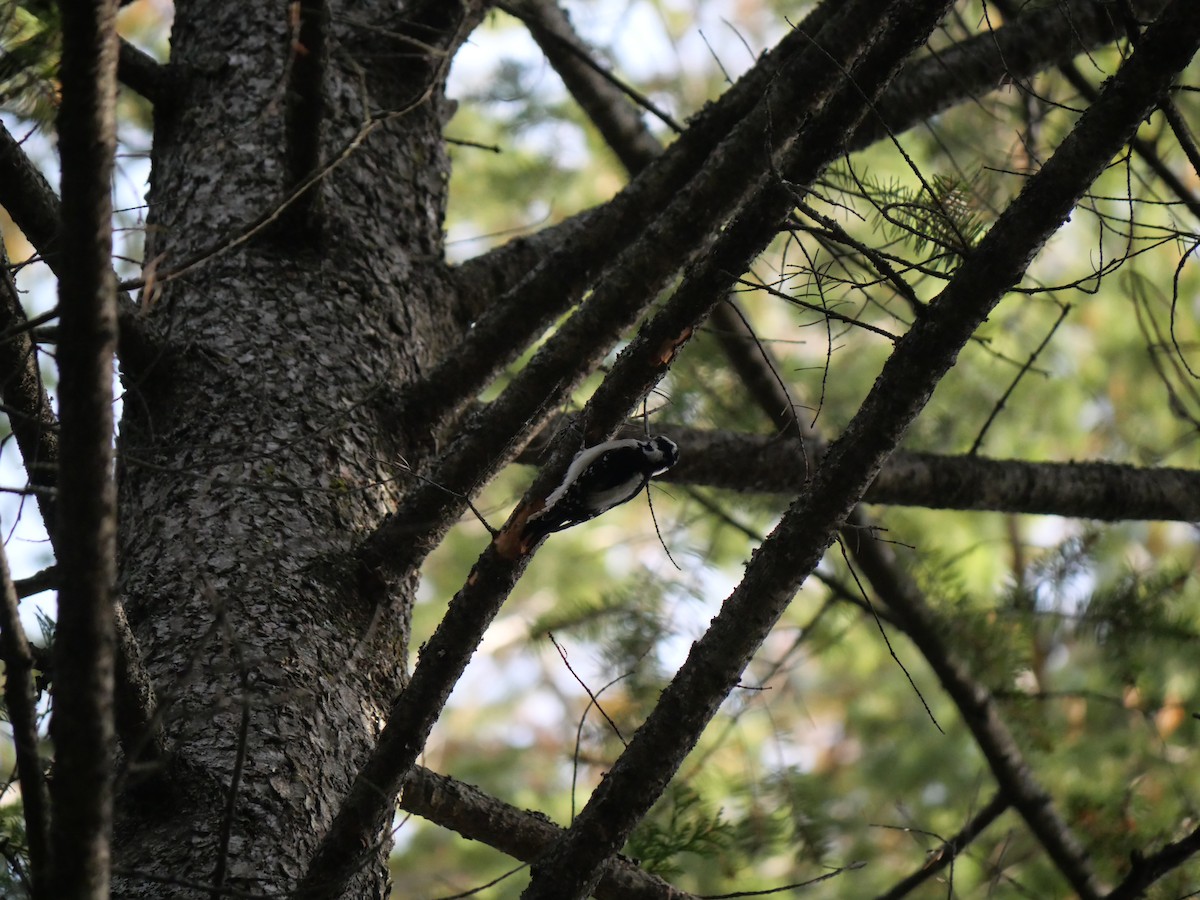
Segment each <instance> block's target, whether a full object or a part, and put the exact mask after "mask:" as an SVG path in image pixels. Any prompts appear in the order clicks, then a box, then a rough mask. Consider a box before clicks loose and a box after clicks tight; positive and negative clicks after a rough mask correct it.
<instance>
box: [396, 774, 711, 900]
mask: <svg viewBox="0 0 1200 900" xmlns="http://www.w3.org/2000/svg"><path fill="white" fill-rule="evenodd" d="M400 808H401V809H405V810H408V811H409V812H411V813H415V814H416V815H418V816H421V817H422V818H425V819H428V820H429V821H431V822H434V823H436V824H438V825H441V826H442V827H443V828H450V829H453V830H454V831H457V832H458V833H459V834H461V835H462V836H463V837H465V838H466V839H467V840H471V841H481V842H482V843H485V844H487V845H488V846H490V847H495V848H496V849H497V850H501V851H503V852H504V853H507V854H508V855H509V856H511V857H513V858H514V859H519V860H523V861H524V862H533V861H534V860H535V859H537V858H538V857H539V856H540V855H541V854H542V853H543V852H544V851H545V849H546V848H547V847H549V846H550V845H551V844H553V843H554V841H555V840H556V839H557V838H558V837H559V836H560V835H561V834H562V832H563V829H562V828H561V827H559V826H558V825H555V824H554V823H553V822H551V821H550V820H549V819H547V818H546V817H545V816H542V815H539V814H537V813H529V812H526V811H524V810H520V809H517V808H516V807H514V806H509V805H508V804H507V803H505V802H503V801H502V800H497V799H496V798H495V797H491V796H489V795H488V794H485V793H484V792H483V791H481V790H479V789H478V788H476V787H474V786H473V785H470V784H466V783H465V782H462V781H458V780H457V779H454V778H450V777H449V776H446V775H439V774H437V773H436V772H431V771H430V770H429V769H426V768H425V767H424V766H413V768H412V771H410V772H409V773H408V777H407V778H405V780H404V787H403V790H402V791H401V794H400ZM596 897H597V898H598V900H698V898H696V897H695V895H693V894H689V893H687V892H685V891H681V890H679V889H678V888H675V887H672V886H671V885H670V884H668V883H667V882H665V881H663V880H662V879H661V878H659V877H657V876H655V875H651V874H649V873H647V872H644V871H642V870H641V869H639V868H638V867H637V866H636V865H635V864H634V863H633V862H631V861H629V860H627V859H625V858H624V857H620V856H618V857H614V858H613V859H612V860H610V861H609V863H608V866H607V867H606V869H605V872H604V875H603V876H602V877H601V879H600V883H599V884H598V885H597V886H596Z"/></svg>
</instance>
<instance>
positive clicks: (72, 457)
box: [50, 0, 117, 900]
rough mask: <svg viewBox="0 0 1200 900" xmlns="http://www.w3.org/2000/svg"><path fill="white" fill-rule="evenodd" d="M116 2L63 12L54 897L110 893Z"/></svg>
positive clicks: (80, 898)
mask: <svg viewBox="0 0 1200 900" xmlns="http://www.w3.org/2000/svg"><path fill="white" fill-rule="evenodd" d="M116 11H117V3H116V0H94V2H90V3H82V2H78V3H77V2H64V3H62V4H61V14H62V23H63V50H62V69H61V82H62V105H61V107H60V110H59V118H58V137H59V152H60V154H61V158H62V173H63V175H62V189H63V202H62V221H61V231H60V235H61V237H60V239H59V241H58V243H57V244H56V249H57V250H58V251H59V252H61V254H62V257H63V258H64V259H69V260H70V265H69V266H64V267H63V270H62V271H61V272H60V273H59V310H60V315H61V320H62V325H61V335H60V342H59V368H60V372H61V380H60V383H59V408H60V410H61V412H62V438H61V443H60V458H59V464H60V468H59V490H60V492H61V493H60V499H59V521H58V523H57V527H56V529H55V531H56V533H57V537H58V547H57V551H58V566H59V573H60V578H61V582H60V587H59V592H58V623H57V627H56V630H55V640H54V677H55V686H56V691H55V698H54V712H53V716H52V718H51V722H50V733H51V736H52V737H53V739H54V745H55V748H56V759H55V763H56V765H55V778H54V782H53V784H52V785H51V797H52V801H53V816H52V824H51V829H52V831H51V837H52V841H53V856H54V878H55V887H54V896H56V897H64V898H68V897H69V898H73V900H84V898H95V900H102V898H105V897H107V896H108V887H109V877H110V871H109V864H110V859H109V852H110V851H109V835H110V833H111V830H112V802H113V801H112V780H113V758H114V726H113V665H114V644H115V640H114V633H113V602H114V585H115V580H116V548H115V535H116V492H115V489H114V485H113V479H112V462H113V452H112V442H113V412H112V401H113V398H112V373H113V361H114V353H115V350H116V344H117V296H116V281H115V278H114V277H113V271H112V261H111V256H112V203H111V200H110V187H109V185H110V183H111V178H112V171H113V156H114V153H115V151H116V123H115V107H116V93H117V84H116V69H117V32H116Z"/></svg>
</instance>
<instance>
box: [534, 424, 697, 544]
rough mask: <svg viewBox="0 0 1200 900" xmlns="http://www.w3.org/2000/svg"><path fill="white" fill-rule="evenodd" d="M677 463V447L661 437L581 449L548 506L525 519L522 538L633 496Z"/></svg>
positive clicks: (549, 530) (591, 515)
mask: <svg viewBox="0 0 1200 900" xmlns="http://www.w3.org/2000/svg"><path fill="white" fill-rule="evenodd" d="M677 462H679V447H678V446H677V445H676V444H675V442H674V441H672V440H671V439H670V438H665V437H662V436H661V435H658V436H656V437H652V438H649V439H647V440H644V441H639V440H636V439H633V438H629V439H626V440H620V441H606V442H605V443H603V444H597V445H596V446H594V447H588V448H587V449H585V450H581V451H580V452H579V453H577V454H576V455H575V458H574V459H573V460H571V466H570V468H568V469H567V474H566V477H565V478H564V479H563V482H562V484H560V485H559V486H558V487H556V488H555V489H554V491H553V492H551V494H550V496H549V497H547V498H546V505H545V506H544V507H543V508H542V509H541V511H540V512H538V513H536V514H534V515H533V516H531V517H530V518H529V521H528V522H526V523H525V533H524V538H525V542H526V543H527V544H533V543H536V542H537V541H540V540H541V539H542V538H544V537H545V536H546V535H548V534H552V533H553V532H555V531H562V530H563V529H565V528H570V527H571V526H572V525H578V524H580V523H581V522H586V521H588V520H589V519H594V518H596V516H598V515H600V514H601V513H604V512H608V511H609V510H610V509H612V508H613V507H614V506H620V505H621V504H622V503H626V502H628V501H629V500H632V499H633V498H634V497H636V496H637V495H638V494H640V493H641V492H642V490H643V489H644V488H645V487H646V485H647V484H649V483H650V479H651V478H653V477H654V476H655V475H661V474H662V473H663V472H665V471H667V470H668V469H669V468H671V467H672V466H673V465H675V463H677Z"/></svg>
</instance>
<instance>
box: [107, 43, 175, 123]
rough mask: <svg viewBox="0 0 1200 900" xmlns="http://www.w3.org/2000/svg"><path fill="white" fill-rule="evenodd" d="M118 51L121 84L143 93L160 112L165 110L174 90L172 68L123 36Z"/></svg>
mask: <svg viewBox="0 0 1200 900" xmlns="http://www.w3.org/2000/svg"><path fill="white" fill-rule="evenodd" d="M117 52H118V56H117V78H118V79H119V80H120V82H121V84H123V85H125V86H126V87H127V88H129V89H130V90H133V91H136V92H137V93H139V94H141V95H142V96H143V97H145V98H146V99H147V100H149V101H150V102H151V103H153V104H154V106H155V108H157V109H159V110H160V112H165V108H166V107H167V106H168V105H169V104H170V103H171V100H172V98H171V94H172V92H173V90H174V85H173V83H172V79H171V77H170V75H169V73H170V70H169V69H168V68H167V67H166V66H164V65H162V64H161V63H159V62H158V60H156V59H155V58H154V57H152V56H150V54H148V53H145V52H143V51H141V50H139V49H138V48H137V47H135V46H133V44H131V43H129V41H127V40H125V39H123V38H122V39H121V44H120V48H119V49H118V51H117Z"/></svg>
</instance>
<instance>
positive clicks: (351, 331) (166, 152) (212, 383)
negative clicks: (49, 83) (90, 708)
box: [114, 0, 458, 898]
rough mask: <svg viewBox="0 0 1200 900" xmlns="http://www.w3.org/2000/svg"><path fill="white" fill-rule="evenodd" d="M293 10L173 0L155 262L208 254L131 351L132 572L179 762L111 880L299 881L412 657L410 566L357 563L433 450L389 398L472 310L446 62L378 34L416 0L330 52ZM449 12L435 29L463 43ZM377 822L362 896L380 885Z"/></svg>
mask: <svg viewBox="0 0 1200 900" xmlns="http://www.w3.org/2000/svg"><path fill="white" fill-rule="evenodd" d="M434 6H435V7H436V6H437V5H436V4H435V5H434ZM284 10H285V7H283V6H281V5H275V4H249V5H245V4H230V3H228V2H225V0H194V2H181V3H178V4H177V5H176V19H175V25H174V31H173V35H172V62H171V65H172V68H173V69H174V70H176V71H177V72H179V73H181V75H180V78H181V80H180V85H179V88H180V89H179V90H178V92H177V94H176V95H175V96H174V97H173V102H172V103H171V104H170V105H163V104H160V105H159V107H158V108H156V134H155V142H154V152H153V175H152V191H151V199H150V212H149V216H148V233H149V235H150V237H149V239H148V247H147V253H146V259H147V260H148V261H152V262H150V266H151V267H152V268H153V269H154V270H157V271H158V272H165V273H169V272H172V271H177V270H179V269H180V268H181V266H182V265H184V264H185V263H187V262H190V261H192V260H195V259H199V258H203V261H202V262H200V263H199V264H198V265H196V266H195V267H194V268H191V269H190V270H189V271H187V272H186V273H183V274H181V275H180V277H176V278H172V279H169V280H166V281H165V282H162V283H159V284H158V285H157V288H156V289H155V290H156V291H157V295H156V296H154V297H153V298H152V299H153V302H152V304H150V305H148V307H147V309H148V311H147V312H146V316H147V318H148V321H149V323H150V325H151V326H152V327H154V328H156V329H157V330H158V332H159V334H160V336H161V337H162V338H163V341H164V347H165V348H166V349H165V350H164V352H163V353H162V354H161V355H160V356H159V357H158V358H157V359H156V360H155V361H154V362H153V364H152V365H150V366H148V367H147V368H145V370H140V371H132V372H131V371H126V372H125V373H124V382H125V389H126V394H125V398H124V414H123V418H122V422H121V438H120V441H121V448H120V449H121V460H122V463H121V469H120V472H119V480H120V498H119V504H120V519H121V529H120V536H119V553H120V569H121V573H122V574H121V581H120V585H119V589H120V592H121V596H122V598H123V600H124V603H125V606H126V609H127V612H128V616H129V620H130V623H131V625H132V626H133V629H134V632H135V633H136V635H137V637H138V638H139V640H140V643H141V646H142V648H143V651H144V656H145V659H144V662H145V665H146V667H147V669H148V670H149V673H150V675H151V676H152V677H153V679H154V681H155V683H156V684H157V685H158V686H159V692H160V696H159V698H158V699H159V707H160V715H161V716H162V723H163V726H164V730H165V738H166V744H167V749H168V756H167V757H166V759H165V760H164V761H163V762H161V763H155V764H153V765H145V766H141V767H139V766H138V765H136V763H137V760H130V759H127V760H126V762H127V763H133V765H131V766H130V768H129V769H128V771H127V772H126V774H125V777H124V778H123V780H122V781H121V783H120V784H119V785H118V797H117V827H116V837H115V864H116V872H117V878H116V880H115V883H114V887H115V895H117V896H147V897H148V896H153V897H164V896H171V897H192V896H202V895H204V896H207V895H208V891H201V890H200V889H199V888H198V887H197V888H193V887H190V886H189V883H194V884H201V883H203V884H215V885H217V886H218V887H219V886H221V885H222V884H224V885H225V886H226V887H228V888H238V889H242V890H249V891H253V892H255V893H259V894H273V893H278V892H283V891H286V890H287V889H289V888H290V887H291V886H292V885H293V884H294V883H295V881H296V879H297V878H298V877H299V876H300V874H301V873H302V871H303V869H304V866H305V864H306V863H307V861H308V859H309V857H310V856H311V855H312V852H313V850H314V847H315V845H316V841H317V839H318V838H319V836H320V835H321V834H322V833H323V832H324V831H325V829H326V828H327V826H328V824H329V822H330V820H331V819H332V817H333V814H334V813H335V812H336V810H337V806H338V803H339V801H340V799H341V798H342V797H343V796H344V795H345V793H346V790H347V788H348V787H349V784H350V780H351V778H352V777H353V774H354V772H355V771H356V770H357V767H358V766H359V764H360V763H361V762H362V759H363V757H364V754H365V753H366V751H367V750H368V749H369V747H370V746H371V744H372V742H373V740H374V738H375V736H376V734H377V732H378V729H379V727H380V726H381V724H382V716H383V715H384V713H385V712H386V710H387V708H388V706H389V704H390V703H391V701H392V700H393V698H394V697H395V695H396V693H397V692H398V690H399V688H400V686H401V684H402V682H403V679H404V672H405V666H406V653H407V638H408V631H409V613H410V603H411V600H412V596H413V589H414V587H415V582H414V580H411V579H410V580H408V581H406V582H405V583H400V584H393V585H389V586H388V587H389V590H388V591H387V592H386V595H387V596H390V597H392V598H393V599H394V601H395V602H394V604H393V605H392V606H391V607H389V608H386V609H384V608H364V606H363V605H362V604H361V603H360V602H357V598H358V597H359V596H360V595H361V593H362V592H360V591H358V590H357V587H358V586H357V585H356V583H355V579H356V578H357V577H358V576H357V575H356V573H355V571H354V570H353V569H351V568H348V567H347V566H346V565H344V564H339V563H337V560H344V559H346V558H347V556H348V554H347V553H346V551H347V550H348V548H350V547H351V546H352V545H354V544H355V542H356V541H358V540H359V539H361V538H362V537H363V535H364V534H365V533H367V532H368V530H370V529H371V528H372V527H373V526H374V525H376V524H377V523H378V521H379V520H380V519H381V518H382V517H383V516H384V515H385V514H386V513H387V511H388V510H389V509H390V508H394V506H395V501H396V497H397V495H398V493H399V492H400V491H401V490H402V489H403V488H404V486H405V485H404V484H403V474H402V473H401V472H400V471H399V470H398V468H397V465H396V463H397V461H398V459H399V458H400V456H401V455H406V456H407V458H408V459H410V460H411V459H412V453H413V451H412V450H411V448H405V447H399V446H396V445H395V444H394V443H393V442H392V441H391V440H389V439H388V438H386V437H384V436H383V435H386V434H387V430H386V429H381V428H379V427H378V418H379V416H380V414H381V408H380V407H381V403H382V401H381V399H380V398H381V397H383V396H385V393H387V394H390V390H393V389H398V390H403V386H404V385H405V384H406V383H408V382H409V381H411V380H412V379H413V378H414V377H416V375H417V374H418V373H419V372H420V371H421V370H422V368H423V367H426V366H428V365H429V364H430V362H431V361H432V360H433V359H435V358H436V357H437V356H438V355H439V354H440V353H441V352H442V351H443V350H444V348H445V347H446V346H447V344H448V343H449V341H450V340H451V339H452V338H453V337H454V336H455V334H456V331H457V327H456V325H455V323H454V321H453V316H452V310H453V307H454V305H453V303H452V302H449V299H448V297H447V291H446V289H445V287H444V285H445V283H446V282H445V280H444V278H443V271H442V269H441V258H442V247H441V241H442V232H441V228H442V218H443V209H444V204H445V193H446V182H447V171H448V163H447V160H446V158H445V155H444V153H443V149H442V142H441V130H442V125H443V120H444V118H445V117H446V116H447V115H448V104H447V102H446V101H445V100H444V98H443V97H442V93H441V86H442V85H441V79H442V78H443V77H444V74H445V67H444V66H432V65H425V64H423V63H422V64H414V63H412V61H411V56H407V55H406V54H405V53H402V52H400V50H404V49H409V50H410V49H411V48H410V47H403V46H400V44H401V42H400V41H399V40H398V39H397V38H395V37H394V36H393V37H390V38H380V37H378V35H379V34H381V33H383V32H384V31H385V30H388V31H391V32H392V33H393V35H394V34H395V33H398V32H401V31H402V30H404V28H405V27H407V25H409V24H411V23H413V20H414V18H415V17H419V16H420V15H421V14H422V10H420V9H417V10H412V9H409V10H406V11H405V13H404V14H399V13H396V12H395V11H394V9H393V8H392V5H390V4H384V3H364V4H360V5H359V7H358V8H357V9H356V10H355V11H354V15H353V16H347V17H346V18H354V19H355V21H356V22H363V23H365V22H368V21H369V22H370V23H371V25H372V26H373V27H372V28H366V27H362V28H357V27H355V26H354V25H351V24H348V23H347V22H346V20H345V19H342V20H339V21H337V22H334V23H332V24H331V25H330V26H329V35H328V36H327V37H326V38H325V44H326V47H325V50H326V51H327V52H322V51H321V49H320V48H319V47H318V48H316V49H315V50H314V49H313V48H312V47H311V46H308V47H306V46H304V44H302V43H300V40H301V38H300V37H298V35H297V33H295V32H294V31H293V27H292V26H291V25H290V24H289V22H288V20H287V18H286V17H285V16H284V14H283V13H284ZM453 11H454V12H456V13H457V12H458V10H453ZM443 14H448V13H443ZM303 15H305V16H309V17H312V16H317V17H319V16H320V15H321V12H320V11H319V10H317V11H315V12H314V11H313V10H311V9H307V8H306V9H305V10H304V12H303ZM435 15H437V14H436V13H435ZM435 15H431V16H429V17H427V19H426V21H425V22H424V23H423V24H425V25H426V26H427V27H425V28H424V30H423V31H422V39H423V40H426V41H428V40H429V35H430V33H431V32H433V33H437V32H436V31H435V29H436V28H441V30H442V33H445V34H448V35H451V37H448V38H447V41H452V40H453V37H452V35H453V34H455V33H456V30H455V29H453V28H447V27H445V25H446V23H443V22H439V21H435V20H434V19H435ZM312 21H313V19H312V18H309V19H307V20H306V22H307V23H308V24H311V23H312ZM318 24H320V21H319V20H318ZM449 24H450V25H453V22H450V23H449ZM414 27H415V26H414ZM308 33H309V32H300V34H308ZM309 42H310V45H311V44H312V41H311V38H310V39H309ZM397 59H400V60H401V63H397V62H396V60H397ZM405 60H408V61H407V63H405V62H404V61H405ZM435 62H436V60H435ZM303 65H315V66H318V67H320V66H324V68H325V71H324V73H323V83H324V95H323V96H324V103H323V104H314V103H309V104H307V105H306V104H304V103H296V102H294V100H292V98H294V97H295V96H296V92H297V91H299V90H301V88H299V87H298V86H297V84H298V74H297V70H298V68H299V67H300V66H303ZM364 86H369V90H370V92H369V94H368V93H364V90H365V87H364ZM426 94H428V96H426ZM322 105H323V107H324V111H325V116H326V118H325V119H324V120H322V118H321V115H320V109H321V106H322ZM398 111H399V112H398ZM388 112H391V113H393V114H392V115H387V113H388ZM368 115H373V116H374V117H375V118H374V119H373V120H372V124H370V125H368V126H364V121H365V119H366V117H367V116H368ZM364 131H367V132H368V133H367V134H366V136H365V139H364V140H362V141H361V145H359V146H357V147H356V148H355V149H354V152H352V153H348V154H345V155H344V156H342V154H343V151H345V150H346V148H347V147H348V146H349V145H350V144H351V142H353V141H355V140H356V139H357V138H360V137H361V136H362V133H363V132H364ZM305 137H307V138H310V139H312V138H315V139H316V140H317V141H318V143H317V145H316V146H317V147H318V148H319V162H318V166H319V165H321V164H322V163H329V162H331V161H334V160H337V159H340V162H339V163H338V164H337V165H336V166H335V167H334V168H333V169H332V170H331V171H330V172H329V173H328V174H327V176H326V177H323V178H321V179H320V180H319V182H318V183H317V185H316V187H315V188H313V190H312V191H311V192H309V195H308V196H306V197H305V198H303V200H302V201H301V202H300V203H297V204H294V205H293V206H291V207H288V208H287V209H284V210H282V211H281V212H280V213H279V215H277V216H275V217H274V218H273V219H272V220H271V221H269V222H267V223H266V224H265V225H264V227H261V228H259V229H258V230H257V231H252V229H253V227H254V226H255V225H257V224H261V223H263V221H264V217H267V216H268V215H269V214H271V213H273V212H278V211H279V210H280V203H281V198H284V197H287V196H288V193H289V191H291V189H292V188H293V187H294V186H295V185H297V184H300V183H303V181H304V178H305V176H306V175H308V174H311V173H310V172H306V171H297V170H296V165H297V163H296V160H297V159H302V158H303V154H296V153H295V152H294V149H295V147H296V146H297V145H298V144H300V143H302V142H303V140H304V139H305ZM297 210H298V211H299V214H298V213H297ZM237 237H245V238H246V239H245V240H242V241H241V242H240V243H236V244H231V241H233V239H234V238H237ZM385 386H386V387H388V388H389V389H390V390H389V392H384V391H383V390H382V389H383V388H384V387H385ZM418 430H419V429H418ZM380 838H381V841H380V845H379V848H378V854H377V858H378V860H379V863H380V864H379V865H378V866H374V867H371V868H370V869H369V870H368V871H363V872H361V873H360V875H359V877H358V879H357V881H356V882H355V883H354V885H353V887H352V890H351V891H349V892H348V894H347V896H353V897H360V898H366V897H378V896H383V895H384V893H385V890H386V869H385V868H384V866H383V861H384V859H385V856H386V852H387V849H388V842H387V841H386V840H384V839H383V838H384V836H383V835H380ZM140 873H152V874H154V875H155V876H156V877H160V876H161V875H162V874H164V873H169V875H170V877H171V878H172V879H177V882H176V883H174V884H170V885H167V884H163V883H161V882H160V881H158V880H154V881H151V880H148V879H146V878H143V877H141V875H140Z"/></svg>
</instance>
